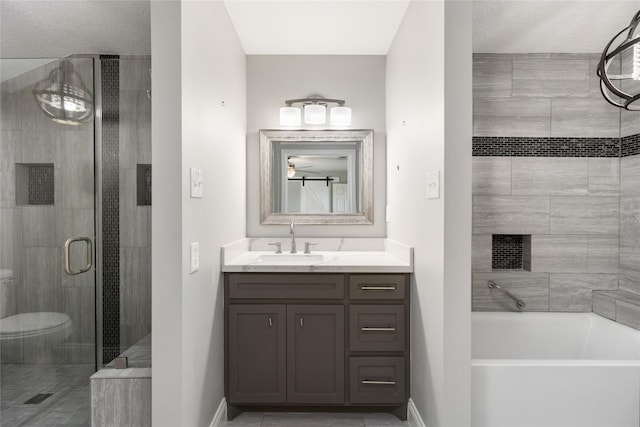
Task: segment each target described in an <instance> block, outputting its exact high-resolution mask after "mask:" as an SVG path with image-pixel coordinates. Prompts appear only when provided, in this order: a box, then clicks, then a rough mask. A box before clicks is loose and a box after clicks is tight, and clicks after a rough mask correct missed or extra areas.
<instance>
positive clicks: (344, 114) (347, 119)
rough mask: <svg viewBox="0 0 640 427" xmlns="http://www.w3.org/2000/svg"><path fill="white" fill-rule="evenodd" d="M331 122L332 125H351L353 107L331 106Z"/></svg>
mask: <svg viewBox="0 0 640 427" xmlns="http://www.w3.org/2000/svg"><path fill="white" fill-rule="evenodd" d="M329 123H331V125H332V126H349V125H351V108H349V107H333V108H331V112H330V117H329Z"/></svg>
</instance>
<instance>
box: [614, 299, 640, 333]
mask: <svg viewBox="0 0 640 427" xmlns="http://www.w3.org/2000/svg"><path fill="white" fill-rule="evenodd" d="M616 322H618V323H622V324H623V325H627V326H629V327H632V328H634V329H640V304H638V301H636V302H634V303H629V302H627V301H623V300H616Z"/></svg>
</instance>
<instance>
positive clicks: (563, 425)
mask: <svg viewBox="0 0 640 427" xmlns="http://www.w3.org/2000/svg"><path fill="white" fill-rule="evenodd" d="M471 319H472V320H471V324H472V327H471V336H472V344H471V348H472V350H471V354H472V364H471V365H472V366H471V419H472V423H471V425H472V426H474V427H481V426H491V427H498V426H504V427H521V426H523V427H524V426H528V427H549V426H558V427H573V426H575V427H585V426H602V427H638V426H640V331H637V330H635V329H631V328H629V327H626V326H623V325H621V324H618V323H616V322H613V321H611V320H608V319H605V318H604V317H600V316H598V315H596V314H593V313H502V312H474V313H472V314H471Z"/></svg>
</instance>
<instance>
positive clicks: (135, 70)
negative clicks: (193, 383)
mask: <svg viewBox="0 0 640 427" xmlns="http://www.w3.org/2000/svg"><path fill="white" fill-rule="evenodd" d="M150 68H151V60H150V59H121V60H120V129H119V138H120V141H119V147H120V148H119V164H120V348H121V350H125V349H127V348H129V347H131V346H132V345H133V344H135V343H136V342H138V341H139V340H140V339H142V338H144V337H145V336H146V335H147V334H149V333H150V332H151V206H150V205H138V203H137V187H138V185H140V184H142V183H138V182H137V181H138V180H137V170H138V165H141V164H145V165H147V164H151V100H150V99H149V97H148V95H147V91H148V90H151V74H150V71H149V70H150ZM105 362H107V361H106V360H105Z"/></svg>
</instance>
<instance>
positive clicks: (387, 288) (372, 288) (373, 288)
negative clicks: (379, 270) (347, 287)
mask: <svg viewBox="0 0 640 427" xmlns="http://www.w3.org/2000/svg"><path fill="white" fill-rule="evenodd" d="M360 289H361V290H363V291H395V290H396V285H380V286H371V285H363V286H360Z"/></svg>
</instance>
